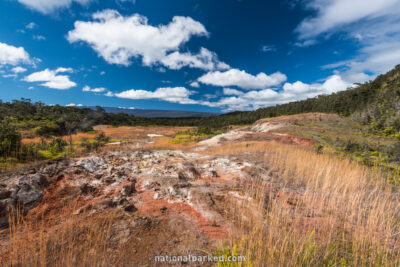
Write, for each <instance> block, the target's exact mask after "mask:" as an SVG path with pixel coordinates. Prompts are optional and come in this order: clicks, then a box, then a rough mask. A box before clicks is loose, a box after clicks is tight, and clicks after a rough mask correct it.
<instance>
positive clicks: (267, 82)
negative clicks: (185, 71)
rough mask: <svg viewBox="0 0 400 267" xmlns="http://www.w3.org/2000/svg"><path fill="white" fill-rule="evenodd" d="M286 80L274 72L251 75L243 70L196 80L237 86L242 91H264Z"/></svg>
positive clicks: (208, 75)
mask: <svg viewBox="0 0 400 267" xmlns="http://www.w3.org/2000/svg"><path fill="white" fill-rule="evenodd" d="M286 79H287V77H286V75H285V74H282V73H281V72H275V73H273V74H271V75H267V74H265V73H263V72H261V73H259V74H257V75H252V74H249V73H247V72H245V71H244V70H238V69H230V70H228V71H224V72H221V71H214V72H209V73H206V74H204V75H203V76H201V77H200V78H198V81H199V82H201V83H204V84H207V85H214V86H237V87H240V88H242V89H265V88H267V87H271V86H277V85H279V84H281V83H283V82H285V81H286Z"/></svg>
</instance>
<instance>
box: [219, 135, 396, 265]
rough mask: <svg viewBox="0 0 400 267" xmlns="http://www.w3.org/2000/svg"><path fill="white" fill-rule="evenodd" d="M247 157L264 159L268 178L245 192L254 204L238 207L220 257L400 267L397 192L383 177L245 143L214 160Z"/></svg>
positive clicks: (323, 158)
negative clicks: (255, 154) (226, 156)
mask: <svg viewBox="0 0 400 267" xmlns="http://www.w3.org/2000/svg"><path fill="white" fill-rule="evenodd" d="M244 151H252V152H259V154H261V155H262V158H263V160H264V170H263V171H262V172H261V173H260V174H259V176H257V175H254V176H252V177H249V182H248V183H247V184H246V185H245V188H246V192H247V196H248V197H250V198H251V199H252V200H255V202H254V201H251V202H250V201H248V202H247V201H243V202H242V204H241V205H238V204H236V205H235V203H237V202H232V206H231V216H232V217H233V218H234V221H235V225H236V227H237V228H235V231H234V232H233V233H232V235H233V238H232V240H231V242H230V243H226V244H225V247H223V248H221V250H219V251H217V252H216V253H217V254H221V253H222V254H225V255H246V256H247V259H248V261H247V262H246V264H245V265H243V266H398V265H399V263H400V237H399V230H400V217H399V211H400V199H399V195H398V190H397V188H393V187H392V186H391V185H390V184H389V183H387V182H386V181H385V180H384V179H382V177H381V176H380V174H379V173H378V172H376V171H375V170H371V169H369V168H367V167H364V166H361V165H359V164H357V163H355V162H350V161H349V160H344V159H338V158H337V157H335V156H332V155H318V154H316V153H315V152H314V151H312V150H309V149H305V148H302V147H298V146H292V145H284V144H278V143H275V142H271V143H264V144H263V143H260V142H253V143H239V144H237V146H226V147H220V148H218V149H216V150H215V151H214V153H229V154H231V155H242V154H243V152H244ZM262 174H264V175H268V176H269V177H270V178H269V179H268V181H267V182H266V181H265V180H262V179H260V177H261V175H262ZM273 185H275V186H276V185H280V186H278V187H277V188H278V189H277V190H276V188H275V189H274V186H273ZM255 203H256V204H255ZM260 214H261V216H260ZM220 266H232V265H229V264H228V265H226V264H221V265H220Z"/></svg>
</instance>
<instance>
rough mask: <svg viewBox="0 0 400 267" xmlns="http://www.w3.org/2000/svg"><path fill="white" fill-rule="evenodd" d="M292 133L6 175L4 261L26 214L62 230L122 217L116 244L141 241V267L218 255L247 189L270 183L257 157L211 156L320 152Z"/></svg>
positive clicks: (117, 154) (256, 131) (247, 133)
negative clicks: (70, 221) (106, 215)
mask: <svg viewBox="0 0 400 267" xmlns="http://www.w3.org/2000/svg"><path fill="white" fill-rule="evenodd" d="M285 125H286V124H285V122H271V121H266V122H261V123H258V124H255V125H254V126H252V127H249V128H243V129H239V130H235V131H231V132H228V133H226V134H223V135H219V136H216V137H213V138H211V139H208V140H205V141H202V142H200V143H199V145H198V146H197V147H195V148H194V149H192V151H189V152H182V151H178V150H153V151H152V150H148V151H147V150H141V149H136V150H132V151H129V150H127V151H107V152H102V153H99V154H93V155H89V156H86V157H82V158H74V159H57V160H50V161H47V162H42V163H38V164H35V165H32V166H28V167H25V168H21V169H19V170H16V171H13V172H8V173H3V174H1V175H0V227H1V228H2V229H3V230H2V231H1V232H0V235H1V240H2V242H1V243H0V251H1V253H0V254H1V255H7V250H8V241H7V240H8V239H9V237H8V236H7V235H8V230H7V226H8V225H9V219H10V217H9V214H15V213H16V211H17V210H19V209H20V210H21V212H22V213H23V214H24V216H26V217H27V218H31V219H34V218H39V217H41V218H43V216H44V217H46V219H47V220H49V221H53V224H54V225H56V224H59V223H61V222H62V221H63V220H65V216H66V215H68V216H78V215H80V214H84V213H85V212H90V213H91V214H96V213H101V212H104V211H109V210H115V211H118V212H120V213H121V214H123V219H121V220H119V221H117V222H116V223H114V224H113V226H112V227H113V230H114V232H115V236H116V237H115V238H116V239H118V241H119V242H128V241H129V240H131V239H132V237H134V238H135V240H136V243H135V244H136V245H134V246H133V248H132V251H133V253H134V254H135V255H136V256H135V261H136V262H135V264H140V265H141V266H147V265H149V266H152V265H153V263H154V262H153V263H151V262H152V259H153V258H154V256H156V255H160V254H163V253H168V254H174V253H175V254H176V255H186V254H190V253H192V254H196V251H197V254H198V253H199V251H203V252H204V251H208V252H211V253H212V248H214V247H215V246H217V245H221V243H222V241H223V240H225V239H228V238H229V235H230V233H232V230H233V227H234V226H233V225H232V220H230V218H229V216H230V214H231V213H229V212H227V211H228V210H229V208H230V207H231V201H236V202H241V201H243V200H251V196H248V195H246V194H245V192H244V190H243V184H244V183H246V182H248V181H249V180H251V179H254V178H260V177H261V178H262V179H267V175H266V174H264V173H263V171H260V170H262V168H263V165H262V162H257V161H255V160H254V158H251V157H249V155H250V154H246V153H244V154H243V155H241V156H234V157H233V156H228V155H218V154H211V153H205V152H207V150H208V149H210V148H211V147H214V146H219V145H221V144H226V143H227V142H234V141H240V140H242V141H243V140H262V139H265V140H270V139H274V140H275V139H276V140H281V141H284V142H292V143H300V144H305V145H308V146H312V145H313V142H312V141H311V140H304V139H302V140H300V139H298V138H297V137H292V136H289V135H287V134H284V133H278V132H273V131H272V130H276V129H279V128H282V127H285ZM232 145H233V143H232ZM274 190H276V188H275V189H274ZM121 218H122V217H121ZM6 257H7V256H3V260H5V259H6ZM149 262H150V263H149Z"/></svg>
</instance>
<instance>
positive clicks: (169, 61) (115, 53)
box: [67, 10, 228, 70]
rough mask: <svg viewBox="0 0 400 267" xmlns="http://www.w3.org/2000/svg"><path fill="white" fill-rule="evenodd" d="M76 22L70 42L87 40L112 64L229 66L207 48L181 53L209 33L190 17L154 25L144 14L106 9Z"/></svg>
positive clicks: (206, 67)
mask: <svg viewBox="0 0 400 267" xmlns="http://www.w3.org/2000/svg"><path fill="white" fill-rule="evenodd" d="M74 25H75V28H74V29H73V30H71V31H70V32H69V33H68V36H67V39H68V41H69V42H71V43H74V42H80V41H82V42H86V43H87V44H88V45H89V46H90V47H91V48H92V49H94V50H95V51H96V52H97V53H98V54H99V55H100V56H101V57H103V58H104V59H105V60H106V61H107V62H108V63H110V64H119V65H124V66H129V65H130V64H131V63H132V59H133V58H141V60H142V62H143V64H144V65H146V66H151V65H154V64H162V65H164V66H166V67H169V68H171V69H180V68H182V67H185V66H188V67H191V68H200V69H205V70H214V69H226V68H227V67H228V66H227V65H226V64H224V63H222V62H220V61H219V60H218V58H217V55H216V54H215V53H213V52H211V51H209V50H207V49H205V48H202V49H201V50H200V52H199V53H197V54H193V53H190V52H186V53H182V52H180V48H181V47H182V45H184V44H185V43H186V42H188V41H189V39H190V38H191V37H192V36H208V35H209V33H208V32H207V30H206V29H205V27H204V26H203V24H201V23H200V22H198V21H195V20H193V19H192V18H190V17H182V16H175V17H173V19H172V21H171V22H170V23H169V24H167V25H159V26H152V25H150V24H149V23H148V19H147V18H146V17H145V16H142V15H139V14H134V15H131V16H122V15H121V14H120V13H119V12H118V11H116V10H104V11H101V12H97V13H95V14H94V15H93V21H88V22H85V21H76V22H75V24H74Z"/></svg>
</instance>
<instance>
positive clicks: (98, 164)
mask: <svg viewBox="0 0 400 267" xmlns="http://www.w3.org/2000/svg"><path fill="white" fill-rule="evenodd" d="M77 164H78V166H81V167H82V168H84V169H85V170H87V171H88V172H96V171H98V170H100V169H107V164H106V163H105V162H104V160H103V159H102V158H99V157H90V158H84V159H82V160H80V161H79V162H78V163H77Z"/></svg>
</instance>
